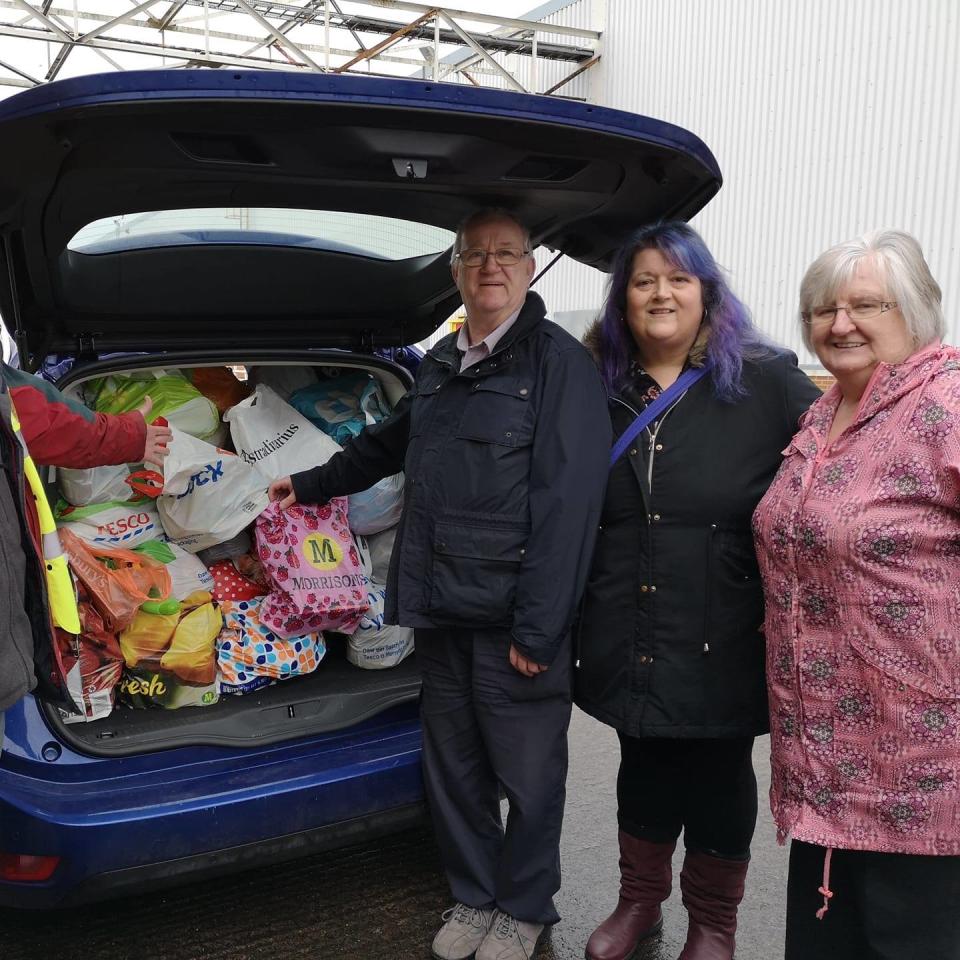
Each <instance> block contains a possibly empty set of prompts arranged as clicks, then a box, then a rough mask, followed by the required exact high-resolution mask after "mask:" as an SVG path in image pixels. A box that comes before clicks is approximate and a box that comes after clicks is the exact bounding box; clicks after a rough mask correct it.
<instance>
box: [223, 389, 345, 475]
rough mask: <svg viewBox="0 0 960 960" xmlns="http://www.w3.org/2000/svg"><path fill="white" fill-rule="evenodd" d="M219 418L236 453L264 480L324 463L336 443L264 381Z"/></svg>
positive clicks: (331, 454) (335, 446) (331, 453)
mask: <svg viewBox="0 0 960 960" xmlns="http://www.w3.org/2000/svg"><path fill="white" fill-rule="evenodd" d="M223 419H224V420H226V421H227V423H229V424H230V436H231V437H232V438H233V446H234V448H235V449H236V451H237V454H238V455H239V456H240V457H241V458H242V459H243V460H244V461H245V462H246V463H248V464H250V465H251V466H252V467H255V468H256V469H257V471H259V473H260V474H261V475H262V476H264V477H266V478H267V480H279V479H280V478H281V477H286V476H288V475H289V474H291V473H299V472H300V471H301V470H309V469H311V468H312V467H316V466H319V465H320V464H322V463H326V462H327V461H328V460H329V459H330V458H331V457H332V456H333V455H334V454H335V453H338V452H339V450H340V446H339V444H337V443H336V442H335V441H333V440H331V439H330V438H329V437H328V436H327V435H326V434H325V433H324V432H323V431H322V430H318V429H317V428H316V427H315V426H314V425H313V424H312V423H311V422H310V421H309V420H308V419H307V418H306V417H305V416H303V414H301V413H297V411H296V410H294V409H293V407H291V406H290V404H289V403H287V402H286V401H285V400H281V399H280V397H279V396H277V394H276V393H275V392H274V391H273V390H272V389H271V388H270V387H268V386H266V385H265V384H260V385H259V386H258V387H257V389H256V390H255V391H254V392H253V393H252V394H251V395H250V396H249V397H247V399H246V400H244V401H242V402H241V403H238V404H237V405H236V406H233V407H231V408H230V409H229V410H228V411H227V412H226V413H225V414H224V415H223Z"/></svg>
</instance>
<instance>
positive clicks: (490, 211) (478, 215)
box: [450, 207, 530, 263]
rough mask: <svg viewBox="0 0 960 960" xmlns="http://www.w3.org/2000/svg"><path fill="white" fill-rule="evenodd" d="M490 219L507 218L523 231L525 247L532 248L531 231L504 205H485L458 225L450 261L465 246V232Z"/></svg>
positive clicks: (452, 260)
mask: <svg viewBox="0 0 960 960" xmlns="http://www.w3.org/2000/svg"><path fill="white" fill-rule="evenodd" d="M490 220H507V221H508V222H510V223H512V224H515V225H516V226H517V227H519V228H520V231H521V232H522V233H523V249H524V250H525V251H529V250H530V231H529V230H528V229H527V228H526V227H525V226H524V225H523V224H522V223H521V222H520V221H519V220H518V219H517V218H516V217H515V216H514V215H513V214H512V213H511V212H510V211H509V210H506V209H504V208H503V207H483V208H482V209H480V210H474V212H473V213H471V214H470V216H468V217H465V218H464V219H463V220H461V221H460V223H459V225H458V226H457V235H456V237H455V238H454V241H453V249H452V250H451V251H450V262H451V263H453V262H454V261H455V260H456V259H457V254H458V253H459V252H460V248H461V247H462V246H463V237H464V234H465V233H466V232H467V231H468V230H469V229H470V228H471V227H473V226H476V225H477V224H478V223H487V222H488V221H490Z"/></svg>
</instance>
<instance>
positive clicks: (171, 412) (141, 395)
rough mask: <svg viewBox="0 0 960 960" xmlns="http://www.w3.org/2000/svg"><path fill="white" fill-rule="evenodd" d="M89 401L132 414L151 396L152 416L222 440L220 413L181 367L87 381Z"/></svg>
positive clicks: (111, 410)
mask: <svg viewBox="0 0 960 960" xmlns="http://www.w3.org/2000/svg"><path fill="white" fill-rule="evenodd" d="M83 390H84V394H85V396H86V398H87V403H88V404H89V405H90V406H91V407H92V408H93V409H94V410H96V411H97V412H98V413H129V412H130V411H131V410H136V409H137V408H138V407H139V406H140V405H141V404H142V403H143V401H144V400H145V399H146V398H147V397H148V396H149V397H150V399H151V400H153V408H152V410H151V412H150V416H151V418H154V419H156V418H157V417H164V418H165V419H166V421H167V423H168V424H169V425H170V426H171V427H176V428H177V429H178V430H182V431H183V432H184V433H189V434H190V435H191V436H194V437H198V438H199V439H201V440H209V441H210V442H211V443H220V442H222V439H223V437H224V436H225V435H226V434H225V432H224V431H223V430H222V429H221V424H220V414H219V412H218V411H217V408H216V406H214V404H213V403H211V402H210V401H209V400H208V399H207V398H206V397H205V396H203V394H201V393H200V391H199V390H198V389H197V388H196V387H195V386H194V385H193V384H192V383H190V381H189V380H187V378H186V377H185V376H184V375H183V374H182V373H181V372H180V371H179V370H136V371H134V372H133V373H127V374H114V375H113V376H109V377H97V378H95V379H93V380H89V381H87V383H85V384H84V387H83Z"/></svg>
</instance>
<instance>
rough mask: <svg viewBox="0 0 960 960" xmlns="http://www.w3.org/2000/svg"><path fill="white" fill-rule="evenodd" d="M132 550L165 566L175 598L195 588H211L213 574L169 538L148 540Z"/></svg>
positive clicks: (181, 596)
mask: <svg viewBox="0 0 960 960" xmlns="http://www.w3.org/2000/svg"><path fill="white" fill-rule="evenodd" d="M134 552H135V553H142V554H146V555H147V556H148V557H152V558H153V559H154V560H159V561H160V563H162V564H164V566H166V568H167V572H168V573H169V574H170V580H171V583H172V585H173V587H172V591H171V596H172V597H173V598H174V599H175V600H183V599H185V598H186V597H189V596H190V594H191V593H195V592H196V591H197V590H211V591H212V590H213V574H212V573H211V572H210V571H209V570H208V569H207V568H206V567H205V566H204V565H203V564H202V563H201V562H200V560H199V558H198V557H196V556H194V554H192V553H187V551H186V550H184V549H183V547H181V546H178V545H177V544H175V543H172V542H170V541H169V540H150V541H149V542H147V543H142V544H140V546H139V547H137V548H136V549H135V551H134Z"/></svg>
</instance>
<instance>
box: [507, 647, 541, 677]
mask: <svg viewBox="0 0 960 960" xmlns="http://www.w3.org/2000/svg"><path fill="white" fill-rule="evenodd" d="M510 666H512V667H513V669H514V670H516V671H518V672H519V673H522V674H523V675H524V676H525V677H535V676H536V675H537V674H538V673H544V672H546V671H547V670H549V669H550V668H549V667H547V666H544V664H542V663H534V662H533V661H532V660H530V659H529V658H528V657H525V656H524V655H523V654H522V653H521V652H520V651H519V650H518V649H517V648H516V647H515V646H514V645H513V644H512V643H511V644H510Z"/></svg>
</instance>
